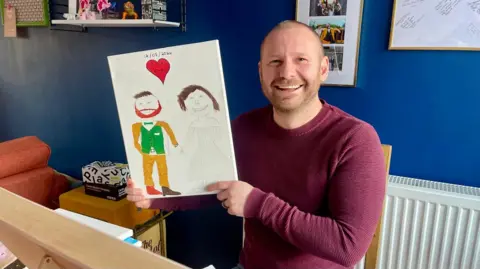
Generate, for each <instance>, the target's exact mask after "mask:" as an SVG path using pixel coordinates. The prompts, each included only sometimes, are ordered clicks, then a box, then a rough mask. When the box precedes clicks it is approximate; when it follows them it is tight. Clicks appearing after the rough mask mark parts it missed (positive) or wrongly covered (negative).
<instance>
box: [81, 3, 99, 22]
mask: <svg viewBox="0 0 480 269" xmlns="http://www.w3.org/2000/svg"><path fill="white" fill-rule="evenodd" d="M91 7H92V5H91V4H90V0H80V10H79V11H78V18H79V19H80V20H95V19H96V17H95V13H94V12H93V11H92V9H91Z"/></svg>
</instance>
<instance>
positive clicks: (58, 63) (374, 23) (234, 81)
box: [0, 0, 480, 268]
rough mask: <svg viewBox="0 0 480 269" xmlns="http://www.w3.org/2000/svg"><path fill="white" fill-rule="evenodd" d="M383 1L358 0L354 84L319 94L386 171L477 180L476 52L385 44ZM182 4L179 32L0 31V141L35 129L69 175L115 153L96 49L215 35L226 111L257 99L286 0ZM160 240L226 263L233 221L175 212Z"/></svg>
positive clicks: (116, 134)
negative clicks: (267, 41) (363, 126)
mask: <svg viewBox="0 0 480 269" xmlns="http://www.w3.org/2000/svg"><path fill="white" fill-rule="evenodd" d="M391 2H392V1H373V0H366V1H365V6H364V17H363V25H362V26H363V28H362V29H363V30H362V34H361V47H360V58H359V67H358V70H359V71H358V86H357V87H356V88H322V89H321V93H320V94H321V96H322V97H323V98H325V99H326V100H327V101H328V102H330V103H332V104H334V105H337V106H339V107H340V108H342V109H344V110H346V111H347V112H349V113H352V114H353V115H355V116H357V117H359V118H361V119H364V120H366V121H368V122H370V123H371V124H373V125H374V127H375V128H376V129H377V131H378V133H379V134H380V137H381V138H382V142H384V143H389V144H392V145H393V157H392V166H391V173H392V174H396V175H404V176H412V177H420V178H425V179H432V180H437V181H444V182H451V183H458V184H464V185H471V186H477V187H480V181H479V180H478V179H477V178H476V174H477V173H476V172H477V170H476V168H477V167H478V162H479V161H478V159H479V158H478V157H477V152H478V151H479V150H480V142H479V140H478V133H479V131H480V120H479V119H478V115H480V106H479V105H478V104H477V103H478V100H480V87H479V84H478V63H479V62H480V54H479V53H473V52H443V51H442V52H425V51H419V52H415V51H405V52H402V51H387V46H388V37H389V31H390V30H389V29H390V28H389V27H390V16H391V10H392V3H391ZM187 12H188V17H187V23H188V25H187V28H188V29H187V32H186V33H181V32H179V31H178V30H176V29H174V30H172V29H160V31H152V30H151V29H90V30H89V33H72V32H59V31H50V30H48V29H30V30H29V31H28V35H29V37H28V38H26V39H5V38H3V37H1V38H0V124H1V129H0V141H4V140H8V139H13V138H16V137H20V136H25V135H36V136H38V137H40V138H41V139H43V140H44V141H45V142H47V143H48V144H49V145H50V146H51V147H52V150H53V154H52V157H51V162H50V164H51V165H52V166H53V167H55V168H56V169H58V170H60V171H62V172H65V173H68V174H71V175H73V176H76V177H80V168H81V166H82V165H84V164H86V163H89V162H91V161H94V160H113V161H120V162H125V161H126V158H125V151H124V148H123V142H122V137H121V134H120V125H119V121H118V116H117V111H116V106H115V102H114V96H113V90H112V85H111V80H110V75H109V72H108V66H107V61H106V56H108V55H112V54H118V53H126V52H131V51H137V50H146V49H153V48H158V47H163V46H170V45H177V44H183V43H189V42H197V41H205V40H210V39H219V40H220V45H221V49H222V57H223V64H224V71H225V80H226V86H227V90H228V97H229V105H230V107H231V109H230V110H231V116H232V117H235V116H237V115H239V114H240V113H242V112H245V111H247V110H249V109H252V108H255V107H258V106H262V105H264V104H266V100H265V99H264V97H263V95H262V94H261V91H260V88H259V83H258V74H257V61H258V51H259V44H260V42H261V40H262V38H263V36H264V35H265V34H266V33H267V31H268V30H269V29H270V28H271V27H273V26H274V25H275V24H276V23H278V22H279V21H281V20H284V19H292V18H294V15H295V1H293V0H290V1H275V0H268V1H267V0H262V1H256V2H255V3H253V2H252V3H247V2H244V1H243V2H242V1H223V0H209V1H206V0H203V1H201V0H189V1H188V3H187ZM0 34H1V36H3V32H1V33H0ZM34 59H36V61H35V60H34ZM132 79H135V78H132ZM205 215H206V217H205ZM229 235H233V238H232V239H230V238H227V236H229ZM168 244H169V248H168V253H169V256H170V257H171V258H173V259H175V260H178V261H180V262H183V263H186V264H187V265H190V266H195V267H201V266H206V265H208V264H210V263H214V264H215V266H217V267H218V268H228V267H229V266H233V265H234V264H235V262H236V258H237V255H238V251H239V250H240V245H241V222H240V220H239V219H237V218H233V217H229V216H227V215H226V214H225V212H224V210H222V208H220V207H215V208H209V209H203V210H200V211H195V212H193V211H192V212H177V213H175V214H173V215H172V216H171V217H169V220H168Z"/></svg>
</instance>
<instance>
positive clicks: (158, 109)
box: [135, 102, 162, 119]
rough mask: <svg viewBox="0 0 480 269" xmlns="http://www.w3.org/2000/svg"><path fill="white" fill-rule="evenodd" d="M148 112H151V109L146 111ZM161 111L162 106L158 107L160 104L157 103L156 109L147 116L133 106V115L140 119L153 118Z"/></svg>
mask: <svg viewBox="0 0 480 269" xmlns="http://www.w3.org/2000/svg"><path fill="white" fill-rule="evenodd" d="M143 110H145V109H143ZM148 110H151V109H148ZM161 110H162V106H161V105H160V102H158V107H157V108H156V109H155V110H153V111H152V112H151V113H149V114H144V113H143V112H142V111H141V110H139V109H138V108H137V106H135V114H137V116H139V117H140V118H142V119H148V118H153V117H155V116H157V115H158V114H159V113H160V111H161Z"/></svg>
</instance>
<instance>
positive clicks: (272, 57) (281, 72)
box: [259, 26, 328, 112]
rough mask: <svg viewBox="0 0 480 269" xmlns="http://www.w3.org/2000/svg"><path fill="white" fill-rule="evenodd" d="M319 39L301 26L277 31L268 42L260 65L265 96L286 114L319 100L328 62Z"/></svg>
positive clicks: (268, 38) (266, 41)
mask: <svg viewBox="0 0 480 269" xmlns="http://www.w3.org/2000/svg"><path fill="white" fill-rule="evenodd" d="M317 38H318V36H316V35H314V34H313V33H311V32H309V30H308V29H305V28H304V27H300V26H292V27H288V28H284V29H280V30H277V31H274V32H272V33H271V34H270V36H269V37H267V39H266V40H265V43H264V47H263V51H262V58H261V61H260V63H259V72H260V80H261V84H262V89H263V93H264V94H265V96H266V97H267V99H269V101H270V102H271V103H272V105H273V106H274V107H275V108H276V109H278V110H280V111H283V112H289V111H293V110H297V109H298V108H300V107H302V106H304V105H306V104H308V103H309V102H310V101H312V100H314V99H315V98H318V90H319V88H320V84H321V82H323V81H324V80H325V79H326V78H327V75H328V59H327V58H326V57H325V56H324V55H323V52H322V49H321V47H320V46H321V43H320V42H319V41H318V40H317Z"/></svg>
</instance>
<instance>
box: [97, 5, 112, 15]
mask: <svg viewBox="0 0 480 269" xmlns="http://www.w3.org/2000/svg"><path fill="white" fill-rule="evenodd" d="M111 5H112V4H110V3H109V2H108V0H98V2H97V9H98V12H100V14H102V19H106V18H107V17H108V16H107V15H108V9H109V8H110V6H111Z"/></svg>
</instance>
